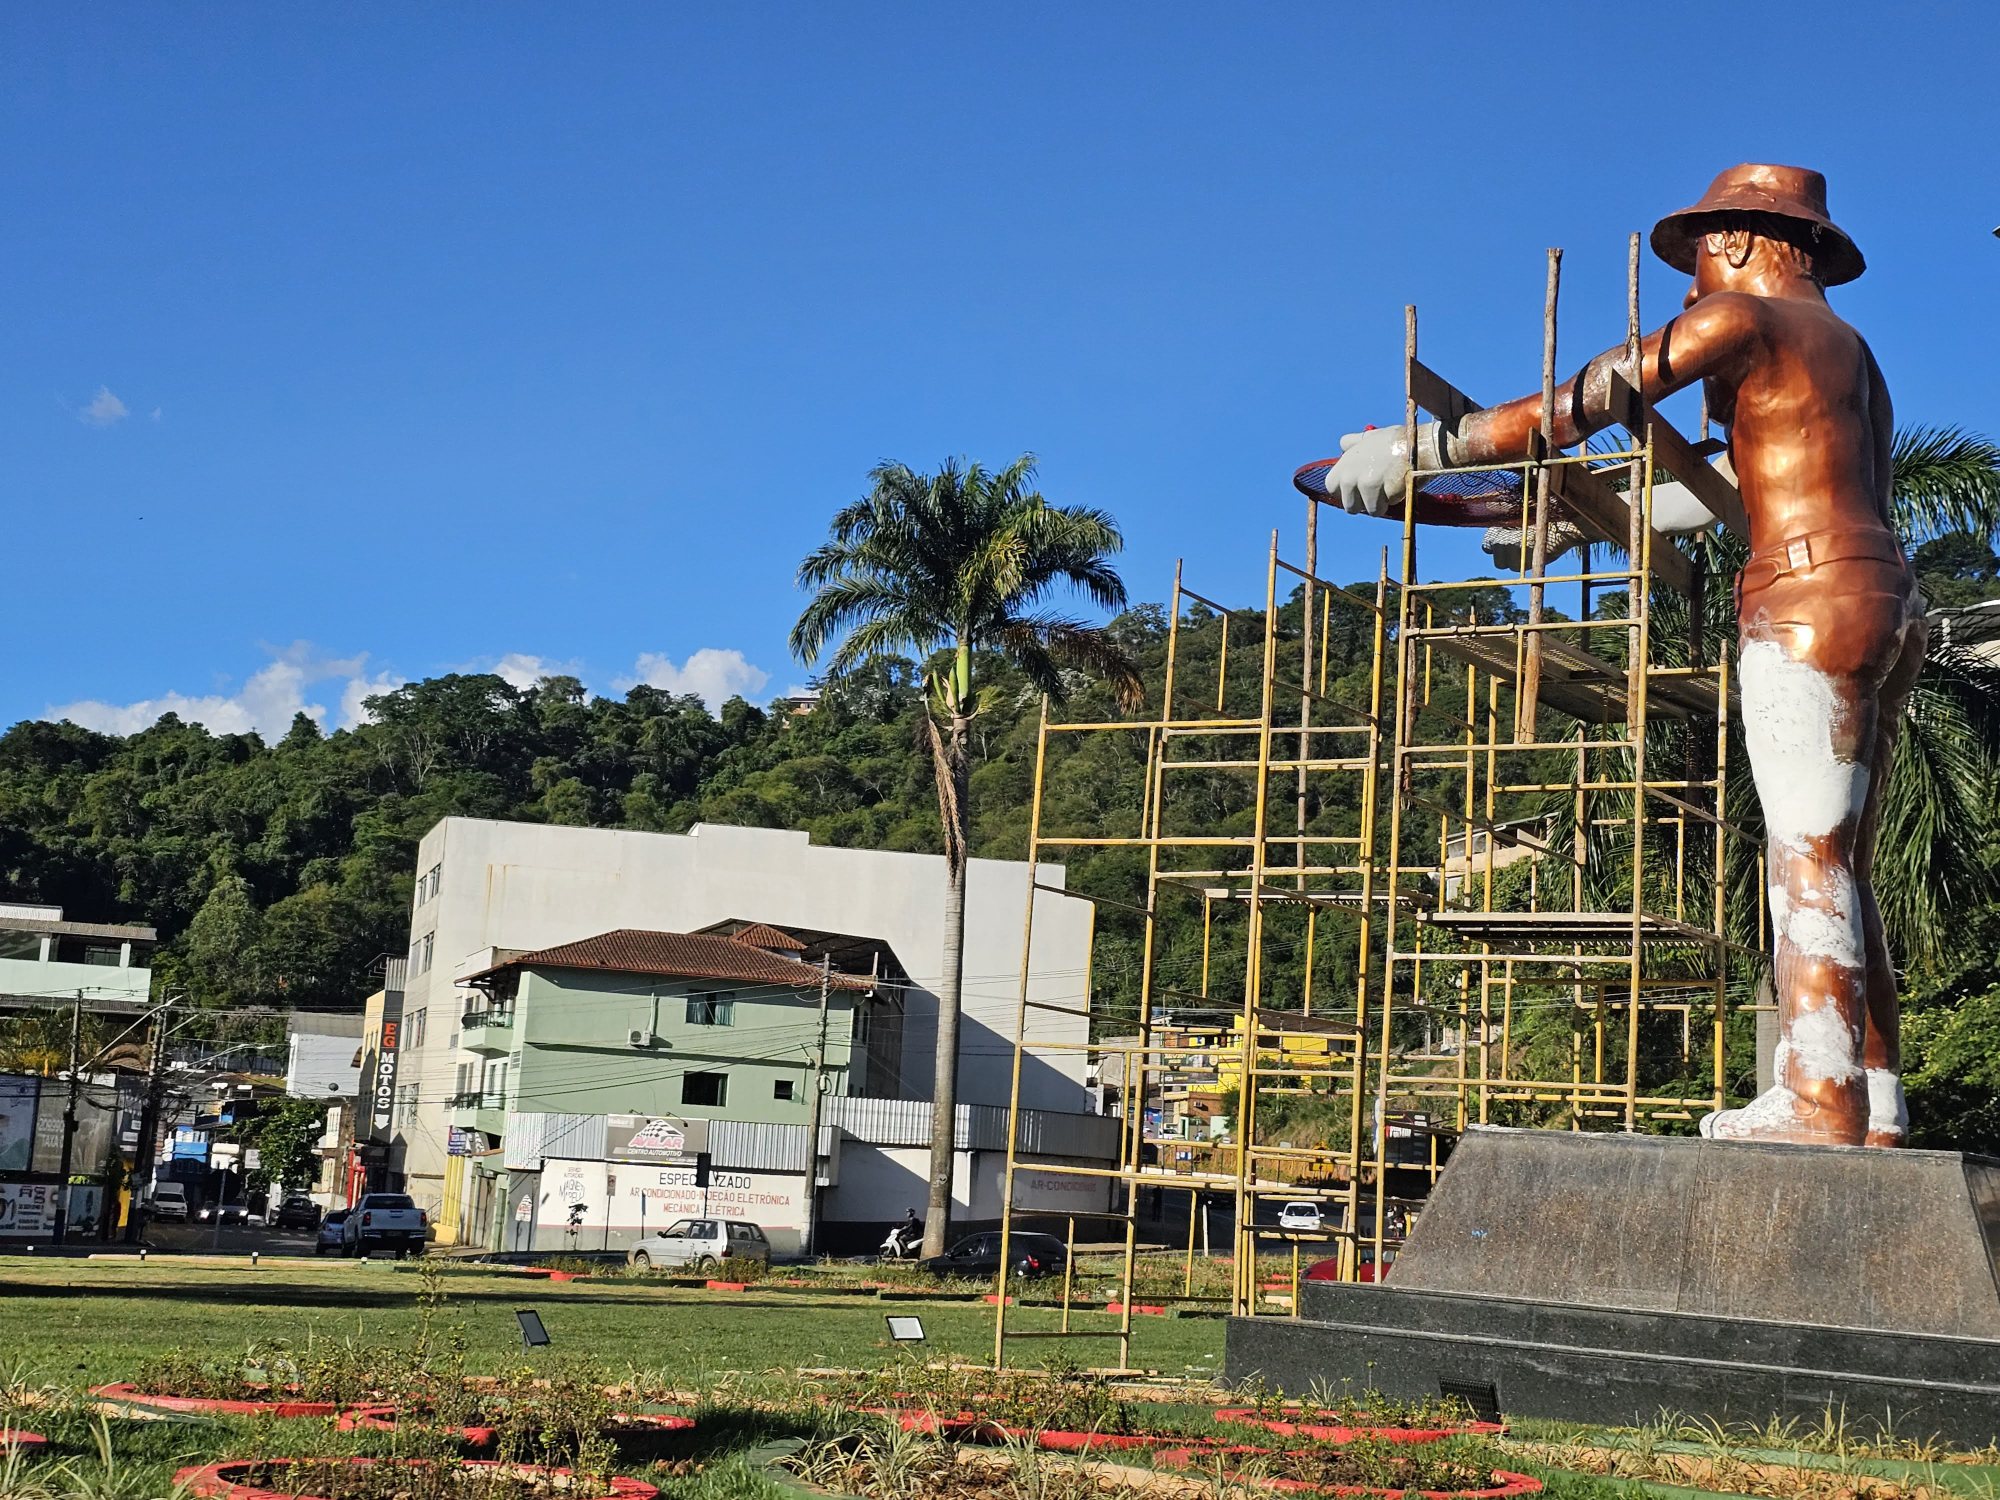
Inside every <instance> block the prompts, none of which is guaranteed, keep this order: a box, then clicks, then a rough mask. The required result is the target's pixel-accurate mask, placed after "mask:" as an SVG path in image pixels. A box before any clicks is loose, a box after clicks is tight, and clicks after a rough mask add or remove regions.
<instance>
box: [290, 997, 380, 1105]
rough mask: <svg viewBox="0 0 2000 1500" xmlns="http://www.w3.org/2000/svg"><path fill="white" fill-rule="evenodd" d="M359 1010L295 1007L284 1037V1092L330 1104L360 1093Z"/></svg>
mask: <svg viewBox="0 0 2000 1500" xmlns="http://www.w3.org/2000/svg"><path fill="white" fill-rule="evenodd" d="M361 1022H362V1017H361V1012H359V1011H355V1012H353V1013H352V1014H351V1015H338V1014H334V1013H331V1012H324V1011H304V1010H297V1011H293V1012H292V1014H291V1018H290V1022H289V1024H288V1026H287V1028H286V1030H287V1035H286V1039H285V1047H286V1051H285V1092H286V1093H288V1094H290V1095H291V1096H292V1097H293V1098H295V1099H319V1100H323V1101H325V1102H326V1103H329V1104H330V1103H332V1102H334V1101H335V1100H337V1099H352V1098H354V1097H355V1096H356V1095H357V1094H359V1093H360V1092H361Z"/></svg>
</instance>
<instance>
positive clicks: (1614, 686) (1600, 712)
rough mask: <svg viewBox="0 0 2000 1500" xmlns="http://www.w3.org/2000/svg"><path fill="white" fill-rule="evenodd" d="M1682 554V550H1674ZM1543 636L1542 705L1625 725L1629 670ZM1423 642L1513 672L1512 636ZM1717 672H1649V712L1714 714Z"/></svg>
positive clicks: (1443, 634)
mask: <svg viewBox="0 0 2000 1500" xmlns="http://www.w3.org/2000/svg"><path fill="white" fill-rule="evenodd" d="M1675 555H1676V556H1679V554H1678V553H1676V554H1675ZM1540 634H1541V636H1542V637H1543V640H1542V682H1541V701H1542V704H1543V706H1545V707H1547V708H1553V709H1556V710H1558V711H1559V712H1562V713H1565V714H1568V715H1569V716H1570V717H1571V718H1572V719H1579V720H1581V721H1582V722H1584V723H1586V724H1622V723H1624V722H1625V717H1626V701H1627V698H1628V696H1629V693H1628V691H1627V683H1626V676H1625V668H1624V667H1623V666H1622V665H1620V664H1619V663H1617V662H1614V661H1607V660H1606V659H1605V658H1603V657H1601V656H1595V655H1593V654H1592V653H1590V652H1588V651H1586V650H1584V649H1583V648H1582V647H1581V646H1578V645H1576V644H1574V643H1573V642H1571V641H1567V640H1564V639H1563V638H1562V637H1560V636H1558V635H1556V634H1554V633H1553V632H1551V631H1546V630H1544V631H1542V632H1540ZM1422 639H1423V641H1424V644H1425V645H1427V646H1429V647H1431V648H1432V649H1433V650H1435V651H1436V652H1438V653H1439V654H1440V655H1442V656H1447V657H1450V658H1452V659H1453V660H1456V661H1461V662H1464V663H1465V664H1466V665H1468V666H1472V667H1477V668H1478V669H1479V670H1480V671H1482V672H1484V673H1486V674H1488V675H1489V676H1492V677H1497V678H1499V679H1500V680H1501V681H1503V682H1512V681H1513V680H1514V673H1515V658H1514V638H1513V637H1512V636H1511V635H1453V634H1451V633H1450V632H1449V631H1446V630H1430V631H1426V632H1424V635H1423V637H1422ZM1716 682H1717V678H1716V677H1715V676H1714V675H1712V674H1711V675H1701V676H1697V675H1694V674H1692V673H1689V674H1681V675H1676V676H1672V677H1668V676H1662V675H1657V674H1656V675H1649V676H1648V677H1647V679H1646V711H1647V713H1648V714H1650V715H1651V716H1652V717H1654V718H1668V719H1687V718H1692V717H1713V715H1714V714H1715V711H1716V697H1717V693H1716Z"/></svg>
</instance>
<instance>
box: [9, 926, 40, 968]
mask: <svg viewBox="0 0 2000 1500" xmlns="http://www.w3.org/2000/svg"><path fill="white" fill-rule="evenodd" d="M41 957H42V935H41V934H40V933H39V932H0V958H20V959H26V960H27V961H28V962H29V963H38V962H40V960H41Z"/></svg>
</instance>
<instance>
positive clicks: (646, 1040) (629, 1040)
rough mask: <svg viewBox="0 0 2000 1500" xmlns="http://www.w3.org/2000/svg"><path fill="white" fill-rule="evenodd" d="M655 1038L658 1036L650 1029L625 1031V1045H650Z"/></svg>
mask: <svg viewBox="0 0 2000 1500" xmlns="http://www.w3.org/2000/svg"><path fill="white" fill-rule="evenodd" d="M655 1040H656V1038H655V1037H654V1035H653V1033H652V1032H650V1031H628V1032H626V1033H625V1045H626V1046H628V1047H650V1046H652V1045H653V1043H654V1041H655Z"/></svg>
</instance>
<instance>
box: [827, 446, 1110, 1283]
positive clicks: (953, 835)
mask: <svg viewBox="0 0 2000 1500" xmlns="http://www.w3.org/2000/svg"><path fill="white" fill-rule="evenodd" d="M868 477H869V480H870V488H869V491H868V493H867V494H866V495H865V496H863V497H862V498H861V499H859V500H856V501H855V502H854V503H852V504H851V505H848V506H846V507H845V508H843V509H842V510H841V511H840V512H839V513H838V514H837V515H835V516H834V518H833V522H832V525H831V526H830V528H829V534H828V538H827V540H826V541H825V542H824V543H823V544H822V545H821V546H819V547H818V548H816V549H815V550H814V551H813V552H812V553H811V554H810V555H809V556H807V558H806V559H805V561H804V562H802V563H800V564H799V575H798V576H799V583H800V585H801V586H802V587H804V588H807V589H810V590H813V591H814V592H813V597H812V600H811V602H810V603H808V604H807V605H806V607H805V610H804V612H803V613H801V614H800V616H799V621H798V624H796V625H795V626H793V627H792V638H791V647H792V652H793V654H794V655H796V656H797V657H798V658H799V660H800V661H802V662H806V663H808V664H810V663H812V662H814V661H817V660H818V659H819V658H820V655H821V653H822V652H823V651H824V650H825V649H826V647H827V646H828V645H829V643H831V642H832V641H833V640H834V639H835V637H836V636H842V638H841V639H840V642H839V644H838V645H837V646H836V647H835V648H834V651H833V654H832V656H831V657H830V658H828V660H827V663H826V671H827V675H828V676H829V677H835V678H838V677H840V676H842V675H844V674H846V673H849V672H852V671H854V670H855V669H857V668H860V667H862V666H865V665H867V664H869V663H873V662H878V661H880V660H882V659H884V658H888V657H894V656H915V657H917V658H919V659H923V660H925V661H927V662H928V663H929V665H928V666H927V667H926V669H925V673H924V688H925V698H926V712H925V714H924V716H923V723H924V737H925V742H926V744H927V746H928V747H929V750H930V754H931V759H932V764H933V766H934V768H935V770H936V776H937V797H938V821H939V823H940V824H941V826H942V828H943V833H944V855H945V878H946V888H945V910H944V959H943V966H942V967H943V972H942V977H941V978H940V980H939V983H938V1028H937V1063H936V1083H935V1087H934V1093H933V1101H932V1115H931V1123H932V1133H931V1181H930V1194H929V1207H928V1210H927V1212H926V1213H925V1216H924V1253H925V1254H926V1255H938V1254H941V1253H943V1250H944V1242H945V1234H946V1230H947V1228H948V1227H949V1222H950V1216H951V1175H952V1174H951V1167H952V1147H953V1136H954V1131H953V1128H952V1127H953V1119H954V1116H955V1114H956V1106H957V1103H958V1026H959V1010H960V1002H961V989H962V986H961V981H962V979H963V974H964V959H965V862H966V857H967V845H968V842H969V838H970V832H971V826H972V819H971V806H970V802H969V798H968V782H969V779H970V775H971V767H970V765H969V763H968V755H967V736H968V732H969V730H970V728H971V724H972V720H973V718H974V717H975V716H976V715H977V714H978V713H979V711H980V709H981V707H982V706H984V696H985V695H984V694H983V693H982V692H981V691H980V690H979V689H978V687H977V685H976V684H975V681H974V665H975V662H976V661H977V659H978V655H979V653H982V652H987V653H992V654H994V655H997V656H999V657H1001V658H1003V659H1004V660H1005V661H1007V662H1008V663H1010V664H1011V665H1012V666H1013V667H1014V668H1015V669H1016V670H1017V671H1019V672H1021V673H1022V674H1023V675H1024V676H1026V677H1027V679H1028V680H1029V682H1031V683H1032V684H1033V685H1034V686H1035V687H1037V688H1039V689H1040V690H1041V691H1042V692H1043V693H1045V694H1047V695H1048V696H1049V697H1050V698H1052V699H1055V700H1057V701H1061V700H1062V699H1063V698H1065V697H1066V696H1067V695H1068V692H1069V689H1070V688H1071V686H1072V685H1073V683H1074V682H1075V681H1076V680H1077V678H1078V676H1079V675H1080V674H1082V675H1094V676H1097V677H1101V678H1104V679H1105V680H1106V681H1108V682H1109V683H1110V685H1111V686H1112V688H1113V690H1114V691H1115V692H1116V693H1117V695H1118V697H1119V698H1120V700H1121V701H1123V702H1128V703H1129V702H1136V701H1137V699H1138V696H1139V675H1138V670H1137V668H1136V667H1135V666H1134V665H1133V663H1132V661H1131V659H1130V658H1129V657H1128V656H1127V655H1126V654H1125V652H1124V651H1123V650H1122V649H1121V648H1120V647H1119V646H1118V644H1117V643H1116V642H1115V641H1113V640H1112V639H1111V638H1110V637H1109V636H1108V635H1107V634H1106V632H1105V631H1104V630H1103V629H1102V628H1101V627H1099V626H1095V625H1091V624H1089V623H1087V622H1085V621H1082V620H1078V619H1072V618H1069V617H1067V616H1064V615H1062V614H1058V613H1055V612H1053V611H1050V610H1047V609H1045V608H1043V605H1044V603H1045V601H1046V600H1047V599H1048V597H1049V596H1050V595H1051V594H1052V593H1054V592H1055V591H1056V590H1057V589H1060V588H1065V587H1066V588H1071V589H1075V590H1078V591H1080V592H1081V593H1082V594H1083V595H1084V597H1086V598H1087V599H1089V600H1090V602H1091V603H1092V604H1094V605H1096V606H1097V607H1098V608H1099V609H1102V610H1117V609H1121V608H1123V607H1124V604H1125V585H1124V583H1123V582H1122V581H1121V580H1120V579H1119V577H1118V574H1117V573H1116V572H1115V571H1114V570H1113V569H1112V567H1111V564H1110V563H1109V562H1108V561H1107V559H1108V558H1109V557H1110V556H1111V554H1113V553H1115V552H1117V551H1119V550H1120V549H1121V548H1122V547H1123V546H1124V541H1125V539H1124V537H1123V535H1122V534H1121V533H1120V532H1119V530H1118V525H1117V523H1116V522H1115V521H1113V520H1112V519H1111V517H1110V516H1109V515H1107V514H1106V513H1105V512H1103V511H1101V510H1092V509H1089V508H1087V507H1084V506H1054V505H1050V504H1049V503H1048V502H1047V501H1046V500H1044V499H1043V498H1042V497H1041V495H1040V494H1039V493H1037V492H1036V491H1035V490H1034V489H1033V487H1032V485H1033V481H1034V477H1035V460H1034V456H1033V455H1032V454H1026V453H1024V454H1022V455H1021V457H1019V458H1017V459H1015V460H1014V462H1013V463H1011V464H1009V465H1008V466H1007V467H1006V468H1004V469H1001V470H1000V471H999V472H997V473H993V472H989V471H988V470H986V469H985V468H983V467H981V466H980V465H978V464H974V463H961V462H959V461H956V460H947V461H946V462H945V463H944V464H943V465H942V466H941V467H940V468H939V470H938V472H937V473H935V474H919V473H917V472H916V471H915V470H913V469H911V468H909V467H908V466H907V465H904V464H892V463H883V464H879V465H877V466H876V467H875V468H874V469H873V470H872V471H871V472H870V474H869V476H868ZM843 632H844V633H845V634H844V636H843V635H842V633H843ZM941 726H942V727H941Z"/></svg>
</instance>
